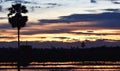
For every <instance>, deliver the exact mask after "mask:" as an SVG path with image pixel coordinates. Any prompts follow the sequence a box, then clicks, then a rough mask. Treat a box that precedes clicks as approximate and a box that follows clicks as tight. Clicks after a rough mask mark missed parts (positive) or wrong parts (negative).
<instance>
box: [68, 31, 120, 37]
mask: <svg viewBox="0 0 120 71" xmlns="http://www.w3.org/2000/svg"><path fill="white" fill-rule="evenodd" d="M69 33H71V34H77V35H81V34H82V35H83V34H84V35H96V36H105V35H120V33H108V32H107V33H94V32H92V31H91V32H69Z"/></svg>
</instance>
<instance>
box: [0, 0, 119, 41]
mask: <svg viewBox="0 0 120 71" xmlns="http://www.w3.org/2000/svg"><path fill="white" fill-rule="evenodd" d="M21 1H22V4H23V5H25V6H26V7H27V9H28V10H29V13H28V14H25V15H27V16H28V17H29V20H28V22H27V24H26V27H24V28H22V29H21V41H39V42H47V41H57V42H79V41H85V40H89V41H97V40H104V41H109V42H117V41H120V0H21ZM12 4H15V2H14V0H11V1H5V2H4V1H3V2H0V42H11V41H17V30H16V28H12V27H11V25H10V24H9V23H8V19H7V14H8V11H7V8H8V7H10V6H11V5H12Z"/></svg>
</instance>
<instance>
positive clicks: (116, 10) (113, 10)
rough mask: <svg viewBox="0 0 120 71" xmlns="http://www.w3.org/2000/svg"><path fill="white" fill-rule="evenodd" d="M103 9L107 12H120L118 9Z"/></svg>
mask: <svg viewBox="0 0 120 71" xmlns="http://www.w3.org/2000/svg"><path fill="white" fill-rule="evenodd" d="M103 10H105V11H109V12H114V13H120V9H103Z"/></svg>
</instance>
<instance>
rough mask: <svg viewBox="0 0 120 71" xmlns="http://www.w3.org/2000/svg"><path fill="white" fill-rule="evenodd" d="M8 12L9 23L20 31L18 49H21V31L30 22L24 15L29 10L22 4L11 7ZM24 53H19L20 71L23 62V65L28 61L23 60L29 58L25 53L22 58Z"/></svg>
mask: <svg viewBox="0 0 120 71" xmlns="http://www.w3.org/2000/svg"><path fill="white" fill-rule="evenodd" d="M8 10H9V14H8V20H9V23H10V24H11V25H12V28H17V29H18V48H20V29H21V28H22V27H24V26H25V25H26V22H27V20H28V17H27V16H22V13H27V12H28V10H27V9H26V7H25V6H24V5H21V4H15V5H12V7H10V8H9V9H8ZM22 52H23V51H22ZM22 52H21V51H18V53H17V57H18V71H20V65H21V62H22V64H24V63H26V60H25V59H23V58H25V57H26V56H28V53H25V54H23V55H24V56H21V53H22ZM26 54H27V55H26ZM25 55H26V56H25Z"/></svg>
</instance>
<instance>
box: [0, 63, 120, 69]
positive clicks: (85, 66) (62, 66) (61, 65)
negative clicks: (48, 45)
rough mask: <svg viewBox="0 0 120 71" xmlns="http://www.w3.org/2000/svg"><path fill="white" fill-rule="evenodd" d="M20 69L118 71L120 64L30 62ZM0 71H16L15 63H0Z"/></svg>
mask: <svg viewBox="0 0 120 71" xmlns="http://www.w3.org/2000/svg"><path fill="white" fill-rule="evenodd" d="M20 68H21V71H119V70H120V62H110V61H105V62H104V61H83V62H31V63H30V64H29V65H28V66H21V67H20ZM0 71H17V63H15V62H14V63H11V62H10V63H0Z"/></svg>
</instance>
